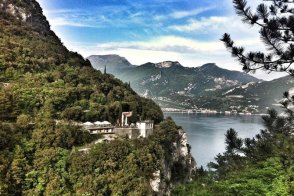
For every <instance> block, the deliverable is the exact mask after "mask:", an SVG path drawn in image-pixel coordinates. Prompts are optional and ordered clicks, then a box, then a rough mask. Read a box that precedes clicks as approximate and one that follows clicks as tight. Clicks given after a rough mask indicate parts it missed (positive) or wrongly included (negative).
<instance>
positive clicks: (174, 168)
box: [150, 129, 196, 195]
mask: <svg viewBox="0 0 294 196" xmlns="http://www.w3.org/2000/svg"><path fill="white" fill-rule="evenodd" d="M178 134H179V135H180V138H179V140H178V141H177V142H174V143H173V146H174V148H173V149H174V150H173V152H172V157H171V160H162V161H161V167H162V169H161V170H157V171H156V172H155V173H154V174H153V176H154V178H153V180H151V181H150V185H151V187H152V189H153V191H154V192H156V193H157V195H170V193H171V190H172V189H173V188H174V187H175V186H176V185H178V184H180V183H186V182H189V181H191V180H192V177H193V176H194V175H195V173H196V162H195V160H194V158H193V157H192V155H191V152H190V148H191V147H190V145H189V144H188V139H187V133H186V132H185V131H184V130H183V129H179V130H178Z"/></svg>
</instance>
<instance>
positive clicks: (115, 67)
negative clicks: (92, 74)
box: [87, 55, 134, 75]
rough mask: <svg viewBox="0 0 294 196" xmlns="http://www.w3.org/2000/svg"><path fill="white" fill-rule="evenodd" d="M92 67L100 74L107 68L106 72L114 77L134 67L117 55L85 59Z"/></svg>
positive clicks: (95, 56) (94, 56)
mask: <svg viewBox="0 0 294 196" xmlns="http://www.w3.org/2000/svg"><path fill="white" fill-rule="evenodd" d="M87 59H88V60H89V61H90V62H91V64H92V65H93V67H94V68H95V69H97V70H100V71H101V72H104V68H105V67H106V68H107V70H106V71H107V72H108V73H111V74H114V75H116V74H117V73H120V72H121V71H123V70H126V69H129V68H132V67H134V66H133V65H132V64H131V63H130V62H129V61H128V60H127V59H125V58H124V57H120V56H118V55H92V56H89V57H87Z"/></svg>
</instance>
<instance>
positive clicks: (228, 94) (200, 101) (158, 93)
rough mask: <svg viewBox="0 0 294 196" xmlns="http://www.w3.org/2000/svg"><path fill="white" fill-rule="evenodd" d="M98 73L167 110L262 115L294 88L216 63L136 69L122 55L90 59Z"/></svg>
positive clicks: (290, 83)
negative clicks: (201, 110)
mask: <svg viewBox="0 0 294 196" xmlns="http://www.w3.org/2000/svg"><path fill="white" fill-rule="evenodd" d="M87 59H88V60H89V61H90V62H91V64H92V66H93V67H94V68H95V69H98V70H101V71H103V70H104V69H106V72H107V73H110V74H113V75H115V76H116V77H118V78H119V79H121V80H122V81H124V82H127V83H130V84H131V87H132V88H133V89H134V90H135V91H136V92H137V93H138V94H140V95H141V96H144V97H148V98H152V99H153V100H154V101H155V102H157V103H158V104H159V105H160V106H161V107H162V108H163V109H164V110H174V109H200V108H202V109H210V110H218V111H238V112H248V113H249V112H250V113H260V112H265V111H266V110H267V109H268V107H271V106H272V107H275V106H276V105H277V103H278V101H279V100H281V99H282V94H283V92H285V91H287V90H289V89H290V88H292V87H293V86H294V81H293V78H292V77H283V78H279V79H276V80H273V81H263V80H260V79H257V78H255V77H253V76H251V75H249V74H246V73H243V72H239V71H231V70H226V69H222V68H220V67H219V66H217V65H216V64H214V63H208V64H205V65H202V66H200V67H184V66H182V65H181V64H180V63H179V62H173V61H165V62H160V63H150V62H148V63H145V64H143V65H139V66H135V65H132V64H131V63H130V62H129V61H128V60H127V59H125V58H124V57H120V56H118V55H93V56H90V57H88V58H87Z"/></svg>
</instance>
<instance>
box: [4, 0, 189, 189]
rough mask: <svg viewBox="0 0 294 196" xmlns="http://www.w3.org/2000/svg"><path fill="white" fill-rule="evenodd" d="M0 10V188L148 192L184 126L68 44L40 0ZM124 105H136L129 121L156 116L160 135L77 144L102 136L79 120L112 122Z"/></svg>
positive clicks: (9, 0)
mask: <svg viewBox="0 0 294 196" xmlns="http://www.w3.org/2000/svg"><path fill="white" fill-rule="evenodd" d="M0 9H1V12H0V70H1V72H0V195H73V194H76V195H97V194H100V195H144V194H145V195H146V194H151V193H152V189H151V187H150V180H151V178H152V174H153V173H154V172H155V171H157V170H159V169H162V168H161V166H162V162H164V161H165V160H170V159H171V152H172V151H173V150H174V148H175V147H174V145H173V144H174V143H177V142H179V139H180V135H179V133H178V129H179V127H177V126H176V125H175V123H174V122H173V121H171V120H166V121H163V114H162V112H161V110H160V108H159V107H158V106H157V105H156V104H155V103H154V102H153V101H151V100H148V99H144V98H140V97H139V96H138V95H137V94H136V93H135V92H134V91H133V90H132V89H131V88H130V87H129V85H128V84H126V83H123V82H121V81H119V80H117V79H115V78H114V77H113V76H111V75H108V74H102V73H101V72H100V71H96V70H94V69H93V68H92V67H91V66H90V64H89V62H88V61H85V60H84V59H83V58H82V57H81V56H80V55H79V54H77V53H73V52H70V51H68V50H67V49H66V48H65V47H64V46H63V45H62V43H61V42H60V40H59V39H58V37H56V35H55V34H54V32H52V31H51V30H50V29H49V24H48V22H47V21H46V18H45V17H44V16H43V15H42V10H41V8H40V6H39V4H38V3H37V2H36V1H35V0H23V1H19V0H6V1H4V0H0ZM124 111H133V117H132V118H131V119H130V122H136V121H137V120H139V119H142V120H144V119H152V120H154V121H155V122H156V124H158V126H157V127H156V129H155V134H154V135H153V136H152V137H151V138H149V139H138V140H116V141H113V142H110V143H109V144H97V145H96V146H95V147H94V148H92V149H91V150H90V151H89V154H87V153H82V152H79V151H78V150H77V149H78V148H77V147H81V146H84V145H85V144H88V143H91V142H93V141H95V140H96V139H97V138H98V137H99V135H98V136H93V135H90V134H89V133H88V132H86V131H85V130H83V129H82V128H81V127H79V126H77V125H76V122H83V121H94V120H95V121H96V120H108V121H110V122H112V123H114V124H115V123H116V122H117V119H118V118H119V117H120V115H121V113H122V112H124ZM179 145H180V144H179ZM183 159H184V158H183ZM170 164H173V163H170ZM171 167H174V166H173V165H171ZM176 167H179V165H176ZM187 175H188V174H187ZM187 175H186V174H185V173H184V174H183V179H185V178H186V176H187ZM173 176H175V174H173ZM174 179H175V181H178V180H181V179H179V178H174ZM171 181H173V178H172V179H171Z"/></svg>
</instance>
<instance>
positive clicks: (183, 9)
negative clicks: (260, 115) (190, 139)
mask: <svg viewBox="0 0 294 196" xmlns="http://www.w3.org/2000/svg"><path fill="white" fill-rule="evenodd" d="M38 2H39V3H40V4H41V6H42V7H43V10H44V13H45V15H46V17H47V18H48V20H49V22H50V24H51V26H52V29H53V30H54V31H55V32H56V33H57V35H58V36H59V37H60V38H61V40H62V41H63V42H64V44H65V45H66V46H67V47H68V48H69V49H70V50H73V51H77V52H79V53H81V54H82V55H83V56H84V57H87V56H89V55H93V54H118V55H121V56H124V57H126V58H127V59H128V60H129V61H130V62H131V63H133V64H136V65H140V64H143V63H146V62H160V61H165V60H172V61H179V62H180V63H181V64H182V65H184V66H188V67H195V66H201V65H202V64H205V63H209V62H215V63H217V64H218V65H219V66H221V67H223V68H227V69H234V70H241V66H239V65H238V63H237V62H236V61H234V60H233V59H232V58H231V56H230V54H229V53H228V52H227V51H226V49H225V47H224V46H223V44H222V43H221V42H220V41H219V39H220V38H221V36H222V34H223V33H225V32H228V33H230V34H231V35H232V37H233V38H234V39H235V40H236V42H237V43H239V44H240V45H243V46H245V47H246V48H248V49H250V50H258V49H263V44H262V43H261V41H260V40H259V36H258V33H257V32H258V29H255V28H252V27H250V26H247V25H245V24H242V22H241V20H240V18H239V17H238V16H236V14H235V12H234V10H233V6H232V3H231V0H135V1H134V0H50V1H49V0H38ZM248 2H249V4H251V5H254V4H256V0H249V1H248ZM255 76H257V77H260V78H264V79H269V78H273V77H276V75H274V76H273V75H271V77H269V76H265V75H264V74H262V73H257V74H255Z"/></svg>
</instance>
